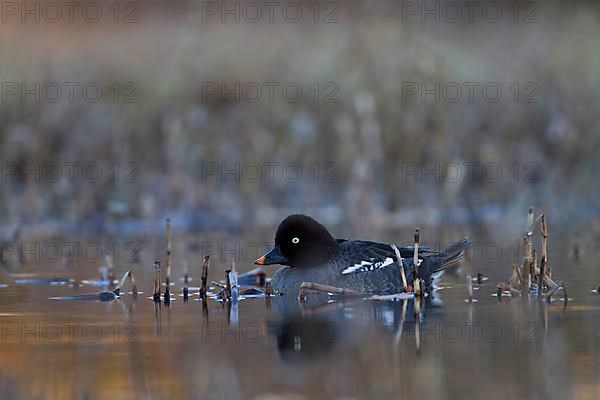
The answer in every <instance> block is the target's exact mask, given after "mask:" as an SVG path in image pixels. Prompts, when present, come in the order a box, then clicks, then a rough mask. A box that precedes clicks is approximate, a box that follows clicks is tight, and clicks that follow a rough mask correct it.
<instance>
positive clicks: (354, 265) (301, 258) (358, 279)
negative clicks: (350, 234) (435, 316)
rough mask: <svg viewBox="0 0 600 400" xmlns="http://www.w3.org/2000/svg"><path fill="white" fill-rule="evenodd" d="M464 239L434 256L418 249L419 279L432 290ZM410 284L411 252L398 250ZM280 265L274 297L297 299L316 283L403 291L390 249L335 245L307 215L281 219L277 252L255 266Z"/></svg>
mask: <svg viewBox="0 0 600 400" xmlns="http://www.w3.org/2000/svg"><path fill="white" fill-rule="evenodd" d="M468 246H469V242H468V241H467V240H465V239H463V240H461V241H459V242H456V243H453V244H451V245H450V246H448V247H447V248H446V249H445V250H444V251H441V252H438V251H434V250H431V249H429V248H427V247H419V257H418V258H419V261H418V263H419V264H418V275H417V276H418V277H419V278H421V279H422V280H423V281H424V282H425V288H426V290H431V289H432V283H433V278H434V276H437V275H439V273H441V271H443V269H444V268H447V267H448V266H450V265H453V264H455V263H456V262H457V261H458V260H460V259H461V258H462V255H463V250H464V249H466V248H467V247H468ZM398 250H399V251H400V255H401V256H402V264H403V265H402V267H403V268H404V272H405V275H406V278H407V281H408V282H412V281H413V270H414V269H413V252H414V248H413V247H399V246H398ZM255 263H256V264H259V265H272V264H281V265H284V267H283V268H281V269H279V270H278V271H277V272H276V273H275V275H274V276H273V279H272V281H271V287H272V290H273V292H274V293H278V294H292V295H297V294H298V291H299V289H300V285H301V284H302V283H303V282H312V283H320V284H323V285H330V286H335V287H338V288H343V289H351V290H354V291H357V292H361V293H377V294H390V293H400V292H402V291H403V290H404V289H403V284H402V278H401V274H400V270H399V267H398V261H397V258H396V253H395V251H394V249H393V248H392V246H391V245H390V244H386V243H378V242H372V241H367V240H345V239H335V238H334V237H333V236H332V235H331V234H330V233H329V231H328V230H327V229H326V228H325V227H324V226H323V225H321V224H320V223H318V222H317V221H315V220H314V219H313V218H311V217H309V216H306V215H300V214H296V215H290V216H289V217H287V218H285V219H284V220H283V221H282V222H281V224H279V228H277V233H276V234H275V247H274V248H273V249H272V250H271V251H270V252H268V253H267V254H265V255H264V256H262V257H260V258H259V259H258V260H256V261H255Z"/></svg>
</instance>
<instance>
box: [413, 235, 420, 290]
mask: <svg viewBox="0 0 600 400" xmlns="http://www.w3.org/2000/svg"><path fill="white" fill-rule="evenodd" d="M420 237H421V235H420V233H419V228H417V229H415V248H414V253H413V289H414V291H415V296H421V295H422V293H421V283H420V282H419V278H418V275H419V239H420Z"/></svg>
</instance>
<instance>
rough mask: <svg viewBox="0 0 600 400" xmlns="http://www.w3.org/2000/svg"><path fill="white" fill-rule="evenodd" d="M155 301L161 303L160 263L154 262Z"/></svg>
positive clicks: (153, 296)
mask: <svg viewBox="0 0 600 400" xmlns="http://www.w3.org/2000/svg"><path fill="white" fill-rule="evenodd" d="M152 298H153V299H154V301H160V261H154V294H153V295H152Z"/></svg>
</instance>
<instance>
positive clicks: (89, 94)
mask: <svg viewBox="0 0 600 400" xmlns="http://www.w3.org/2000/svg"><path fill="white" fill-rule="evenodd" d="M0 91H1V92H0V100H1V101H2V103H3V104H7V103H29V104H39V103H50V104H53V103H61V102H66V103H71V104H72V103H98V102H100V101H101V100H104V101H109V102H112V103H123V104H130V103H134V104H135V103H139V102H140V87H139V85H138V84H137V83H135V82H111V83H109V84H100V83H98V82H79V81H61V82H53V81H44V82H41V81H27V82H25V81H4V82H1V84H0Z"/></svg>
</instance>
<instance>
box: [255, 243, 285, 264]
mask: <svg viewBox="0 0 600 400" xmlns="http://www.w3.org/2000/svg"><path fill="white" fill-rule="evenodd" d="M287 262H288V260H287V258H285V257H284V256H282V255H281V252H280V251H279V247H277V246H276V247H274V248H273V250H271V251H270V252H268V253H267V254H265V255H264V256H262V257H260V258H259V259H258V260H256V261H254V264H258V265H273V264H282V265H287Z"/></svg>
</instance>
